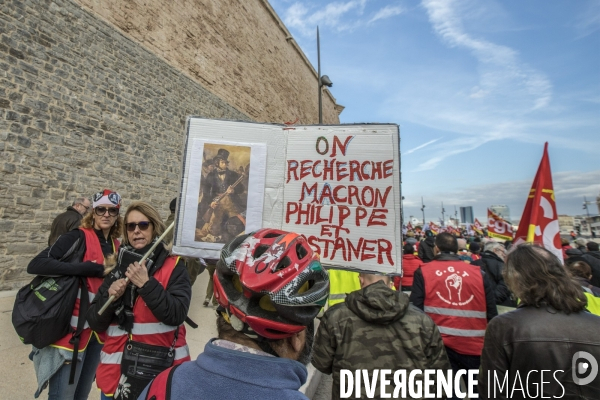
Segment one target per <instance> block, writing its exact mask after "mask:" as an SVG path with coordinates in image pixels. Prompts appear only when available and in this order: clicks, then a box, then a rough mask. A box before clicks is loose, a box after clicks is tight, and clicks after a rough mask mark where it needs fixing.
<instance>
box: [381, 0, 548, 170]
mask: <svg viewBox="0 0 600 400" xmlns="http://www.w3.org/2000/svg"><path fill="white" fill-rule="evenodd" d="M486 4H487V3H485V2H471V1H457V0H422V5H423V7H424V9H425V10H426V12H427V15H428V17H429V22H430V24H431V26H432V28H433V30H434V32H435V34H436V35H437V36H438V37H439V38H441V40H442V43H444V44H445V45H446V46H448V47H449V48H450V49H455V50H453V52H454V53H457V52H458V53H460V52H465V51H466V52H467V54H468V55H470V58H471V60H473V61H474V62H475V64H474V66H473V67H472V68H473V69H472V70H469V69H468V68H469V67H466V69H465V67H463V69H462V70H457V69H452V68H449V67H447V66H443V67H441V66H439V65H432V66H429V67H427V70H425V71H418V70H415V71H410V72H409V73H410V74H411V75H412V79H411V82H410V84H408V85H404V86H403V90H402V92H401V93H400V94H399V95H398V96H396V97H395V98H394V99H393V100H391V101H390V102H389V107H388V110H389V111H390V112H393V111H392V110H393V109H396V110H397V109H402V110H404V115H403V118H405V119H408V120H409V121H411V122H413V123H416V124H419V125H423V126H427V127H429V128H433V129H436V130H441V131H445V132H448V136H454V138H452V139H449V140H446V141H444V142H438V143H436V144H435V146H432V147H431V148H430V151H429V152H428V153H429V154H430V158H429V159H427V160H424V161H422V162H421V163H420V165H419V166H418V167H417V169H416V170H417V171H424V170H431V169H434V168H436V167H437V166H438V165H439V163H440V162H442V161H443V160H445V159H446V158H448V157H451V156H455V155H457V154H461V153H464V152H468V151H472V150H475V149H477V148H478V147H479V146H481V145H483V144H485V143H487V142H490V141H496V140H507V139H508V140H516V141H520V142H539V141H540V139H539V137H538V135H536V134H535V132H536V131H537V130H538V129H539V128H536V127H534V126H533V125H532V124H531V123H530V120H537V121H539V114H540V113H545V112H547V110H548V108H549V107H550V104H551V101H552V84H551V82H550V80H549V79H548V78H547V77H546V75H545V74H544V73H542V72H540V71H537V70H535V69H534V68H532V67H530V66H529V65H527V64H526V63H525V62H524V61H523V60H521V57H520V55H519V53H518V51H516V50H515V49H512V48H510V47H508V46H505V45H502V44H497V43H494V42H492V41H490V40H487V39H486V38H482V37H479V36H478V35H477V34H475V33H472V32H469V31H468V30H467V29H466V28H465V23H464V22H465V21H464V20H465V19H467V18H470V17H469V16H471V15H473V14H475V15H476V14H478V13H479V14H481V13H485V7H486ZM494 7H496V8H497V7H498V4H495V3H494ZM503 18H505V16H504V17H503ZM467 65H468V64H467ZM415 74H417V75H415ZM532 115H536V116H537V117H538V118H532ZM445 136H446V135H445ZM553 141H554V139H553Z"/></svg>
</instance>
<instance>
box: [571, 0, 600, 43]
mask: <svg viewBox="0 0 600 400" xmlns="http://www.w3.org/2000/svg"><path fill="white" fill-rule="evenodd" d="M573 26H574V29H575V32H577V35H578V36H579V38H583V37H585V36H588V35H591V34H592V33H594V32H596V31H597V30H598V29H600V2H598V1H590V2H588V4H587V6H586V7H584V10H583V11H582V12H581V13H580V14H579V16H578V17H577V18H576V20H575V22H574V24H573Z"/></svg>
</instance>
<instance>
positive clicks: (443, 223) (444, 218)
mask: <svg viewBox="0 0 600 400" xmlns="http://www.w3.org/2000/svg"><path fill="white" fill-rule="evenodd" d="M445 212H446V210H445V209H444V202H443V201H442V226H445V221H446V216H445V215H446V214H445Z"/></svg>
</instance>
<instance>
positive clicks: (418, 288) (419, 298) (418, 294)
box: [410, 253, 498, 321]
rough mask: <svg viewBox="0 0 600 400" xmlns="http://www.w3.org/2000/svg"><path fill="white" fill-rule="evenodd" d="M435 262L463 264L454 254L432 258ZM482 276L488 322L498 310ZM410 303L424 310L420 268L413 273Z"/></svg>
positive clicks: (423, 283) (494, 297) (485, 278)
mask: <svg viewBox="0 0 600 400" xmlns="http://www.w3.org/2000/svg"><path fill="white" fill-rule="evenodd" d="M434 260H435V261H457V262H461V263H463V262H464V261H462V260H461V259H459V258H458V255H456V254H447V253H440V254H438V255H437V256H435V258H434ZM481 275H483V288H484V290H485V303H486V309H487V319H488V321H489V320H491V319H492V318H494V317H495V316H496V315H498V309H497V308H496V296H495V294H494V291H493V290H492V286H491V284H490V282H489V279H488V278H487V275H486V273H485V272H483V271H481ZM410 302H411V303H412V304H413V305H414V306H415V307H418V308H420V309H421V310H424V309H425V281H424V280H423V273H422V272H421V268H418V269H417V270H416V271H415V275H414V277H413V285H412V291H411V292H410Z"/></svg>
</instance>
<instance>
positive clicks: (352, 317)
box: [312, 273, 450, 399]
mask: <svg viewBox="0 0 600 400" xmlns="http://www.w3.org/2000/svg"><path fill="white" fill-rule="evenodd" d="M359 281H360V286H361V289H360V290H357V291H354V292H352V293H349V294H348V295H347V296H346V299H345V301H344V302H343V303H339V304H336V305H334V306H333V307H331V308H329V309H328V310H327V312H325V315H324V316H323V318H322V319H321V323H320V325H319V328H318V330H317V334H316V337H315V344H314V347H313V359H312V363H313V365H314V366H315V368H317V369H318V370H319V371H321V372H323V373H325V374H332V373H333V386H332V398H333V399H339V398H340V390H341V388H340V370H342V369H349V370H351V371H355V370H358V369H366V370H368V371H369V376H370V378H372V377H373V370H375V369H378V370H383V369H390V370H392V371H395V370H400V369H403V370H406V373H407V376H408V374H410V371H412V370H414V369H421V370H424V369H429V368H431V369H438V368H439V369H443V370H448V369H450V363H449V361H448V357H447V356H446V351H445V350H444V344H443V342H442V337H441V335H440V332H439V330H438V328H437V326H436V325H435V324H434V323H433V321H432V319H431V318H430V317H429V316H427V314H424V313H423V312H421V311H420V310H419V309H417V308H416V307H414V306H412V305H410V304H409V301H408V296H407V295H406V294H404V293H403V292H400V291H395V290H393V289H391V283H390V278H389V277H388V276H385V275H375V274H364V273H362V274H360V275H359ZM362 382H363V383H362V384H363V386H362V389H361V394H363V395H366V391H365V386H364V380H363V381H362ZM376 382H377V388H376V391H375V393H378V394H379V393H380V388H379V379H378V380H376ZM387 388H388V389H389V390H390V393H391V390H392V389H393V385H392V386H388V387H387ZM433 392H435V391H433Z"/></svg>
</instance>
